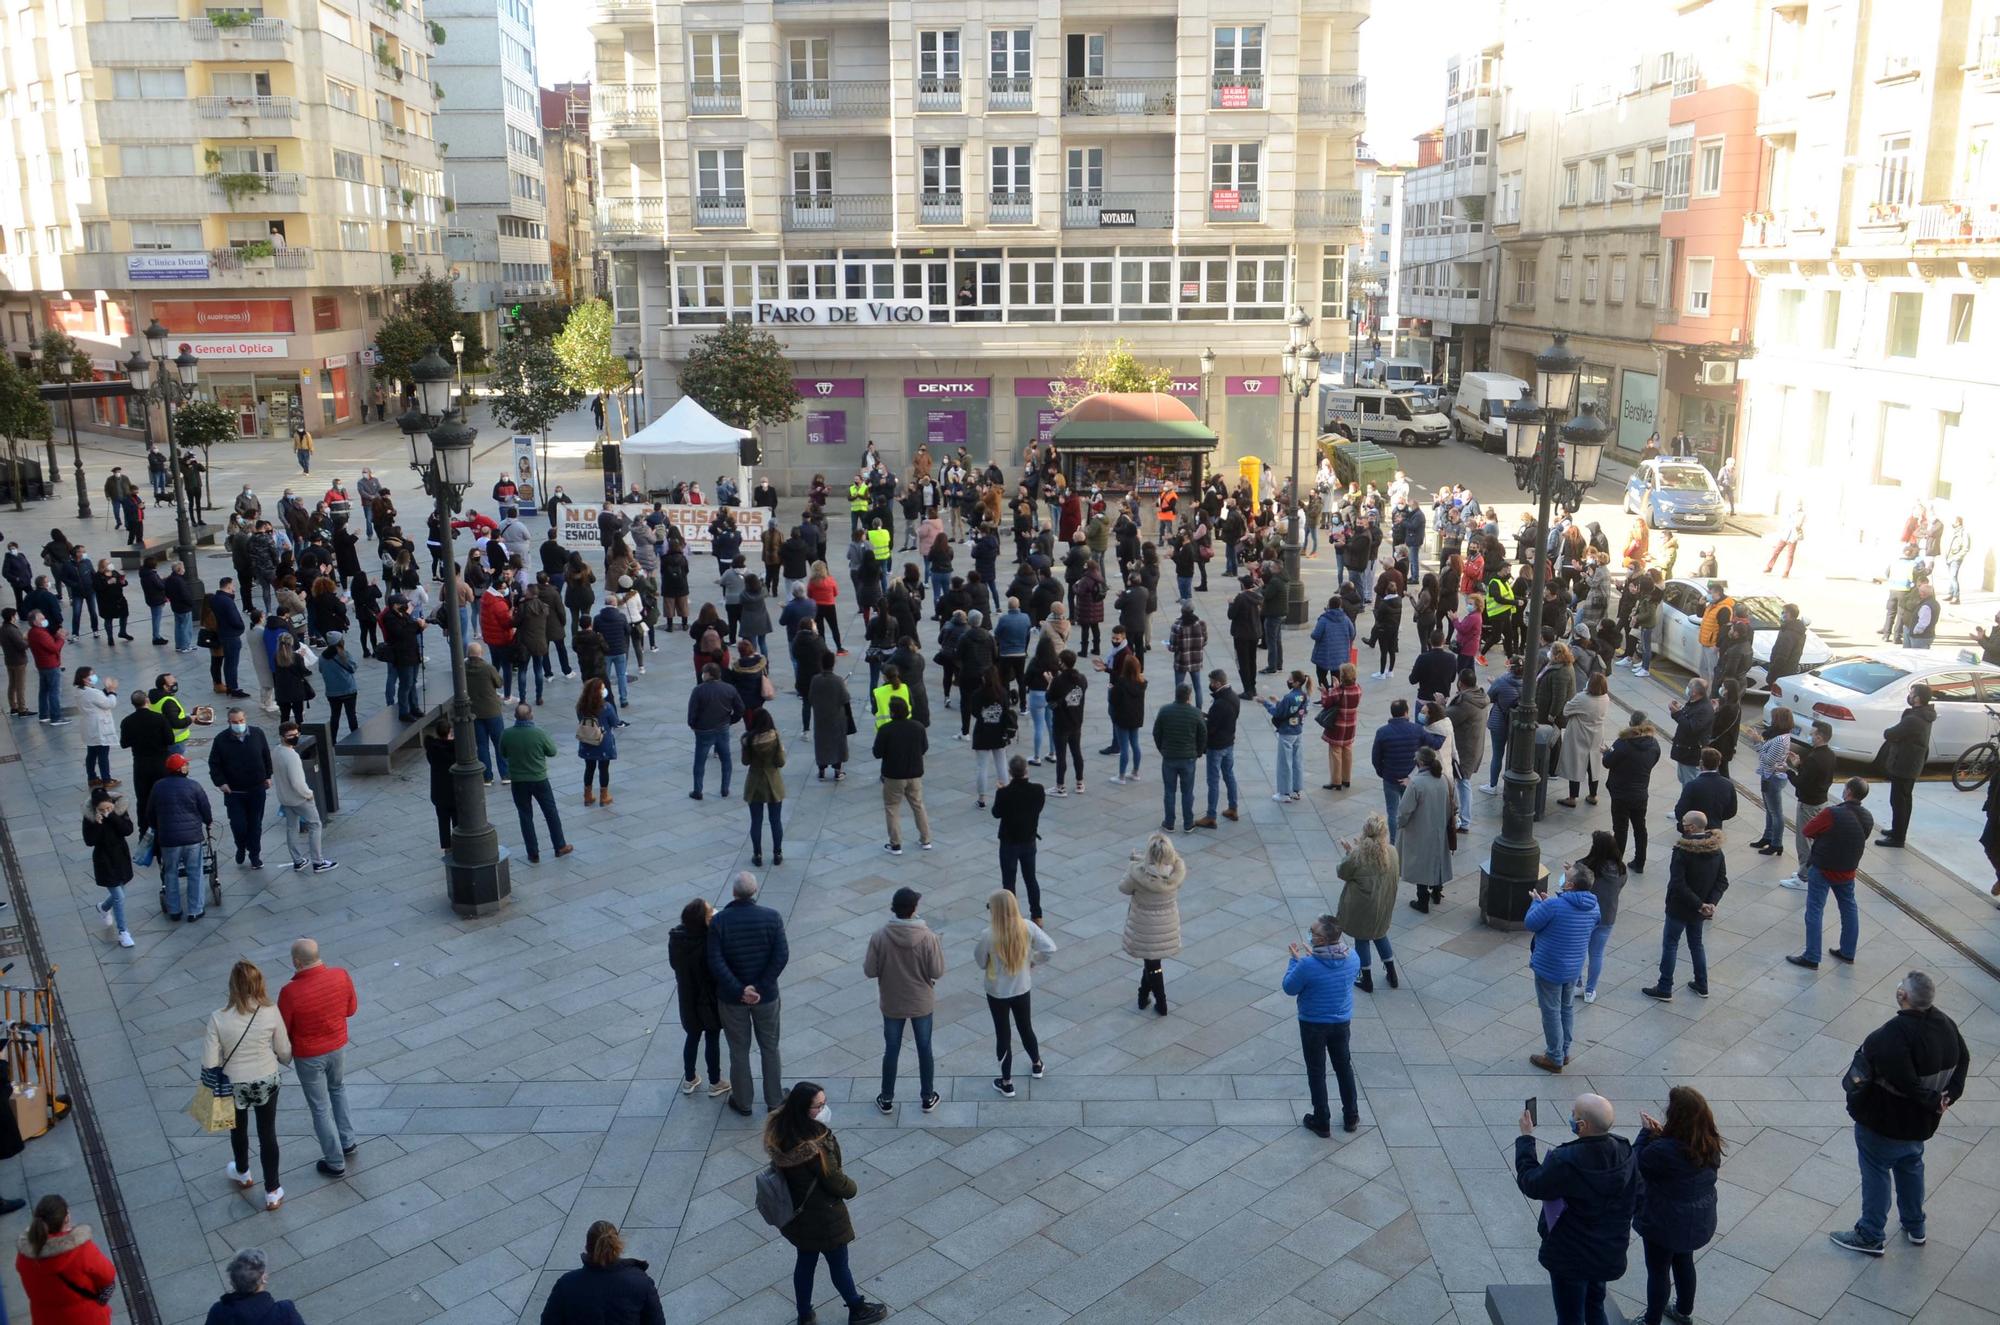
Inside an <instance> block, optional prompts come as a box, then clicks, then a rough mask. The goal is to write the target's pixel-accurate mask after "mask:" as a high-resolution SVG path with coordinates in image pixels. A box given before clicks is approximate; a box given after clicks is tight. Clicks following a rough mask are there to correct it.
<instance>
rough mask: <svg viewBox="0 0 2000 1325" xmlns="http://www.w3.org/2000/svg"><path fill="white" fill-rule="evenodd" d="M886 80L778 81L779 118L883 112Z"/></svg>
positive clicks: (886, 109)
mask: <svg viewBox="0 0 2000 1325" xmlns="http://www.w3.org/2000/svg"><path fill="white" fill-rule="evenodd" d="M888 113H889V81H888V80H887V79H873V78H870V79H824V78H809V79H795V80H791V81H788V82H781V83H779V84H778V118H779V119H781V120H832V119H839V118H841V117H843V116H848V115H867V116H876V115H887V114H888Z"/></svg>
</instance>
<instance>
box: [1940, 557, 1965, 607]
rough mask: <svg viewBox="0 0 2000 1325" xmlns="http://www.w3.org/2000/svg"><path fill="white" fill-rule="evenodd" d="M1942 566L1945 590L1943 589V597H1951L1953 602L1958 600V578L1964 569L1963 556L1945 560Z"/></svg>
mask: <svg viewBox="0 0 2000 1325" xmlns="http://www.w3.org/2000/svg"><path fill="white" fill-rule="evenodd" d="M1944 568H1945V591H1944V592H1945V597H1947V598H1949V599H1951V601H1952V602H1954V603H1955V602H1957V601H1958V596H1959V595H1958V578H1959V576H1960V575H1961V574H1962V573H1963V572H1964V570H1965V558H1964V557H1960V558H1959V559H1958V560H1957V561H1947V562H1945V564H1944Z"/></svg>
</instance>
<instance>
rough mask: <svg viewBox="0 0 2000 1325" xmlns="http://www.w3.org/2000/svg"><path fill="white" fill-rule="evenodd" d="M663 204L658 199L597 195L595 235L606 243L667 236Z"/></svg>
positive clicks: (661, 200) (664, 206)
mask: <svg viewBox="0 0 2000 1325" xmlns="http://www.w3.org/2000/svg"><path fill="white" fill-rule="evenodd" d="M666 233H667V224H666V205H665V202H664V200H663V199H660V198H599V199H598V200H597V237H598V238H599V239H601V240H603V241H605V242H606V243H618V242H620V241H622V240H635V239H663V238H665V237H666Z"/></svg>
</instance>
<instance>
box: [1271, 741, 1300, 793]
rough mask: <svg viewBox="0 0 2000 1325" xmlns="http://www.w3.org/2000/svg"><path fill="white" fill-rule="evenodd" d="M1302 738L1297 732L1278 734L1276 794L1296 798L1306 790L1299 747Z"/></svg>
mask: <svg viewBox="0 0 2000 1325" xmlns="http://www.w3.org/2000/svg"><path fill="white" fill-rule="evenodd" d="M1303 744H1304V738H1303V736H1302V735H1301V734H1300V733H1298V732H1279V733H1278V770H1277V777H1278V794H1279V795H1280V796H1297V795H1299V794H1300V793H1301V792H1303V791H1304V790H1305V789H1306V776H1305V765H1304V762H1303V758H1304V757H1303V756H1302V755H1301V753H1300V747H1301V746H1302V745H1303Z"/></svg>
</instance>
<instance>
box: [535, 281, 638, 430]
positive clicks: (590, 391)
mask: <svg viewBox="0 0 2000 1325" xmlns="http://www.w3.org/2000/svg"><path fill="white" fill-rule="evenodd" d="M549 345H550V349H552V350H553V351H554V353H555V357H556V362H557V363H558V364H559V365H561V368H562V381H563V384H564V385H565V386H567V387H569V388H570V389H571V390H572V391H575V392H578V393H579V394H580V395H591V396H594V395H596V394H597V393H598V392H600V391H601V392H603V393H604V397H605V400H606V401H607V402H608V403H609V404H610V405H611V407H612V408H613V409H615V410H616V411H618V435H619V436H620V437H623V436H625V433H626V427H627V423H626V418H625V402H624V400H623V398H622V397H621V396H620V395H619V392H621V391H623V390H624V389H625V388H626V387H628V386H630V385H631V384H632V374H631V371H630V370H628V369H627V368H626V367H625V359H624V357H623V356H622V355H617V354H613V353H612V352H611V305H609V304H607V303H605V302H604V301H603V300H602V299H586V300H584V301H583V302H582V303H580V304H578V305H577V306H576V307H575V308H573V309H571V310H570V314H569V320H568V321H567V322H565V323H563V329H562V330H561V331H559V332H557V333H556V338H555V339H554V340H553V341H551V342H550V343H549Z"/></svg>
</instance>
